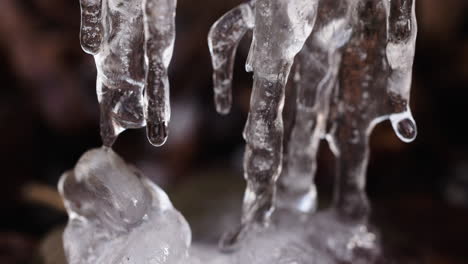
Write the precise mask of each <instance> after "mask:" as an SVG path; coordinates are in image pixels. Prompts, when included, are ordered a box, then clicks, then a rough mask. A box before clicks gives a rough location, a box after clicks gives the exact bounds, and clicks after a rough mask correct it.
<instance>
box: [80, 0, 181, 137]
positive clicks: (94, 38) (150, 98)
mask: <svg viewBox="0 0 468 264" xmlns="http://www.w3.org/2000/svg"><path fill="white" fill-rule="evenodd" d="M80 3H81V33H80V40H81V46H82V47H83V50H84V51H86V52H88V53H90V54H92V55H94V58H95V61H96V68H97V72H98V74H97V95H98V100H99V103H100V109H101V137H102V140H103V143H104V145H105V146H112V144H113V142H114V141H115V139H116V137H117V136H118V134H119V133H121V132H122V131H123V130H125V129H128V128H140V127H144V126H145V125H146V126H147V134H148V139H149V141H150V142H151V143H152V144H153V145H155V146H160V145H162V144H164V142H165V141H166V138H167V124H168V122H169V119H170V105H169V83H168V77H167V67H168V65H169V62H170V60H171V57H172V51H173V47H174V38H175V8H176V0H81V1H80Z"/></svg>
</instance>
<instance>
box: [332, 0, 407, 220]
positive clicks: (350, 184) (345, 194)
mask: <svg viewBox="0 0 468 264" xmlns="http://www.w3.org/2000/svg"><path fill="white" fill-rule="evenodd" d="M387 4H388V2H386V1H384V0H382V1H373V0H359V1H356V2H355V7H354V13H355V14H354V15H353V18H352V20H351V22H352V25H353V34H352V36H351V40H350V42H349V44H348V45H347V46H346V49H345V50H344V53H343V58H342V65H341V70H340V75H339V79H340V82H339V92H338V96H337V98H336V100H335V103H334V105H333V109H334V113H333V118H332V121H333V122H331V124H332V128H331V130H330V136H331V137H330V138H331V139H332V140H331V142H332V143H333V144H334V146H335V147H336V149H337V153H338V162H337V164H338V166H337V172H338V191H337V195H336V206H337V208H338V211H339V212H340V213H341V214H342V215H343V216H345V217H347V218H349V219H355V220H356V219H360V220H363V219H364V220H365V219H366V218H367V216H368V212H369V209H370V208H369V205H368V200H367V197H366V195H365V191H364V188H365V182H366V179H365V177H366V170H367V163H368V157H369V136H370V134H371V132H372V129H373V128H374V126H375V125H376V124H378V123H379V122H382V121H384V120H386V119H389V118H390V119H395V114H398V115H397V117H399V114H401V113H403V112H405V110H407V109H408V96H409V85H410V80H411V76H410V75H408V74H410V73H408V72H406V73H405V74H404V75H402V74H403V72H401V71H400V72H397V73H396V72H395V69H397V70H398V69H399V67H395V65H405V67H402V68H400V69H403V68H404V69H405V71H409V72H410V71H411V65H412V60H413V57H412V56H410V57H408V58H406V63H402V64H398V63H396V62H401V61H399V60H396V58H397V57H398V56H397V57H392V54H391V52H389V46H390V49H392V45H393V44H392V41H393V40H392V39H393V37H392V34H393V33H391V31H392V30H391V28H393V26H391V25H392V22H391V20H392V19H391V18H392V15H391V12H388V10H389V8H388V7H389V6H388V5H387ZM393 5H396V6H395V8H401V6H400V5H401V3H400V4H397V3H396V2H394V1H392V2H390V6H393ZM397 6H400V7H397ZM391 9H392V8H390V10H391ZM403 10H404V8H403ZM389 15H390V16H389ZM389 17H390V19H389ZM398 17H400V15H398ZM408 19H411V21H415V20H414V16H413V18H410V17H408ZM388 29H390V30H388ZM414 34H415V33H414ZM413 37H415V35H413ZM406 47H407V48H408V50H412V51H409V53H407V55H408V54H414V45H410V46H406ZM402 51H403V50H400V51H399V52H398V54H399V56H400V55H402V53H401V52H402ZM389 54H390V56H389ZM393 55H395V54H393ZM401 76H405V77H404V78H398V77H401ZM395 80H399V81H400V82H399V83H398V84H397V85H395ZM402 80H405V82H403V81H402ZM397 87H398V89H396V88H397ZM404 115H405V116H404V118H400V119H399V121H400V120H402V121H403V122H399V125H398V127H401V130H403V131H405V133H401V132H400V137H403V138H404V139H405V141H410V140H412V139H414V136H415V134H416V130H415V129H416V127H415V125H414V122H413V119H412V118H411V117H410V115H409V116H408V112H405V113H404ZM397 132H398V129H397Z"/></svg>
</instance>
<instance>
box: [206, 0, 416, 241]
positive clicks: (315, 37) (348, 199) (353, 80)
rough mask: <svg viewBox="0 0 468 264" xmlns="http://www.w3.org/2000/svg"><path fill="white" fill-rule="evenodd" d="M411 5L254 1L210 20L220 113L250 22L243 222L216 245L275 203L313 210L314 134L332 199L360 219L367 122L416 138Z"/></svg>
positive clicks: (389, 0) (263, 220) (261, 218)
mask: <svg viewBox="0 0 468 264" xmlns="http://www.w3.org/2000/svg"><path fill="white" fill-rule="evenodd" d="M414 5H415V3H414V0H377V1H375V0H320V1H312V0H309V1H286V0H284V1H282V0H257V1H250V2H248V3H246V4H242V5H240V6H238V7H236V8H234V9H233V10H231V11H230V12H228V13H227V14H226V15H224V16H223V17H222V18H221V19H219V20H218V21H217V22H216V23H215V24H214V25H213V27H212V29H211V31H210V35H209V44H210V51H211V53H212V61H213V67H214V89H215V103H216V107H217V110H218V112H220V113H223V114H225V113H227V112H229V108H230V105H231V101H232V99H231V83H232V65H233V61H234V54H235V51H236V47H237V44H238V43H239V41H240V39H241V38H242V36H243V35H244V34H245V32H247V31H248V30H250V29H253V40H252V45H251V49H250V53H249V56H248V59H247V63H246V69H247V71H253V74H254V84H253V90H252V95H251V103H250V112H249V116H248V120H247V124H246V127H245V130H244V138H245V140H246V143H247V145H246V152H245V158H244V170H245V172H244V173H245V178H246V180H247V189H246V193H245V198H244V209H243V217H242V221H241V222H242V224H241V226H240V228H238V229H237V231H236V232H234V233H231V234H228V235H227V236H226V237H225V238H224V240H223V241H222V246H223V247H225V248H229V247H232V246H233V245H235V244H236V243H237V242H238V241H239V240H240V239H241V238H242V237H243V236H245V234H246V233H248V232H249V230H250V229H252V228H253V227H252V226H253V225H260V226H268V223H269V218H270V216H271V214H272V212H273V210H274V208H275V205H278V206H279V207H282V208H287V209H291V210H293V211H298V212H305V213H308V212H309V213H310V212H313V211H314V209H315V207H316V196H317V194H316V190H315V185H314V184H313V176H314V174H315V171H316V168H317V163H316V155H317V150H318V146H319V142H320V140H321V139H326V140H327V141H328V144H329V147H330V148H331V150H332V152H333V153H334V155H335V156H336V164H337V165H336V166H337V169H336V170H337V174H338V175H337V182H338V183H337V186H336V195H335V196H336V199H335V203H334V206H335V207H336V209H337V211H338V212H339V214H340V215H341V216H342V217H343V219H348V220H352V221H355V220H363V221H365V220H366V219H367V217H368V215H369V210H370V208H369V205H368V201H367V197H366V195H365V192H364V187H365V176H366V169H367V163H368V156H369V136H370V134H371V132H372V129H373V128H374V126H375V125H376V124H378V123H379V122H382V121H384V120H387V119H389V120H390V121H391V122H392V126H393V129H394V130H395V133H396V134H397V136H398V137H399V138H400V139H401V140H402V141H404V142H411V141H412V140H414V138H415V137H416V124H415V122H414V119H413V117H412V115H411V111H410V109H409V96H410V87H411V74H412V65H413V58H414V50H415V40H416V34H417V24H416V17H415V12H414ZM251 14H254V17H253V18H252V16H251ZM311 32H312V33H311ZM309 35H311V36H310V37H309ZM304 44H305V45H304ZM297 54H299V55H298V56H297V59H296V64H295V67H294V69H295V74H294V84H293V87H294V89H296V93H295V94H296V95H297V99H296V111H295V117H294V118H295V120H294V127H293V130H292V132H291V136H290V138H289V139H288V141H287V142H288V144H287V146H286V148H285V149H284V153H286V154H285V157H284V159H283V133H284V131H283V129H284V128H283V120H282V109H283V104H284V94H285V93H284V89H285V85H286V82H287V80H288V74H289V71H290V69H291V66H292V64H293V61H294V58H295V57H296V55H297ZM282 165H283V166H284V169H283V170H282ZM280 174H281V177H280V180H279V194H278V198H277V199H275V193H276V180H277V178H278V177H279V176H280Z"/></svg>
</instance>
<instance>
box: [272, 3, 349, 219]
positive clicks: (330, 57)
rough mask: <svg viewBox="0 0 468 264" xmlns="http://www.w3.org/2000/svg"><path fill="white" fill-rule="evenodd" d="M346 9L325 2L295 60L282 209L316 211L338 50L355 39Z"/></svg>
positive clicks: (280, 197) (281, 182)
mask: <svg viewBox="0 0 468 264" xmlns="http://www.w3.org/2000/svg"><path fill="white" fill-rule="evenodd" d="M348 8H349V5H348V4H347V1H346V0H339V1H325V2H321V3H320V4H319V9H318V12H317V13H318V15H317V22H316V23H315V27H314V31H313V33H312V36H311V37H310V38H309V39H308V41H307V43H306V45H305V46H304V48H303V50H302V51H301V52H300V53H299V56H298V59H297V60H296V61H297V63H296V71H297V73H296V75H297V76H296V77H295V83H294V88H295V89H297V92H296V95H297V99H296V116H295V122H294V127H293V129H292V132H291V135H290V138H289V140H288V145H287V149H286V151H285V153H287V156H286V157H285V161H284V169H283V172H282V175H281V177H280V178H279V194H278V201H277V202H278V205H279V206H280V207H283V208H287V209H293V210H297V211H299V212H312V211H314V210H315V207H316V195H317V193H316V188H315V184H314V183H313V177H314V174H315V171H316V168H317V161H316V156H317V151H318V147H319V143H320V140H321V139H322V138H323V137H324V136H325V135H326V125H327V121H328V116H329V111H330V104H331V96H332V92H333V90H334V88H335V86H336V83H337V76H338V71H339V67H340V61H341V55H340V49H341V48H342V47H343V45H345V44H346V43H347V41H348V40H349V37H350V34H351V28H350V25H349V23H348V22H347V21H348V20H347V13H348Z"/></svg>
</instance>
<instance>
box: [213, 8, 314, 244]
mask: <svg viewBox="0 0 468 264" xmlns="http://www.w3.org/2000/svg"><path fill="white" fill-rule="evenodd" d="M317 2H318V1H310V0H293V1H288V0H257V1H255V2H251V3H250V4H243V5H241V6H239V7H237V8H236V9H234V10H232V11H230V12H229V13H227V14H226V15H224V16H223V17H222V18H221V19H220V20H219V21H218V22H216V23H215V24H214V26H213V28H212V30H211V31H210V36H209V43H210V50H211V52H212V55H213V66H214V69H215V74H214V81H215V83H214V85H215V99H216V104H217V109H218V111H219V112H221V113H226V112H228V110H229V107H230V101H231V99H230V86H231V79H232V63H233V59H234V56H233V54H234V52H235V48H236V46H237V43H238V42H239V40H240V39H241V38H242V35H243V34H244V33H245V32H246V31H247V30H248V29H249V28H251V27H252V26H253V40H252V45H251V49H250V53H249V58H248V61H247V64H246V68H247V69H248V70H252V71H253V72H254V84H253V90H252V96H251V101H250V112H249V116H248V119H247V124H246V126H245V129H244V138H245V140H246V142H247V146H246V151H245V157H244V171H245V178H246V180H247V189H246V193H245V196H244V206H243V216H242V224H241V227H240V228H239V230H238V231H237V232H236V233H234V234H231V235H229V236H228V237H226V239H225V241H224V245H225V246H227V247H229V245H231V244H235V243H236V242H237V240H238V239H239V238H240V237H241V236H242V235H243V233H244V232H245V231H246V230H247V229H249V228H250V227H251V225H252V224H260V225H267V224H268V221H269V218H270V215H271V213H272V212H273V209H274V207H273V201H274V196H275V192H276V190H275V184H276V180H277V178H278V176H279V173H280V171H281V161H282V140H283V120H282V111H283V104H284V94H285V91H284V89H285V86H286V82H287V79H288V76H289V72H290V69H291V66H292V64H293V61H294V58H295V56H296V54H297V53H298V52H299V51H300V50H301V49H302V46H303V45H304V42H305V41H306V39H307V38H308V37H309V35H310V33H311V31H312V28H313V24H314V22H315V17H316V10H317ZM252 8H253V10H252ZM251 13H253V14H254V19H253V24H252V18H251V15H250V14H251Z"/></svg>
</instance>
